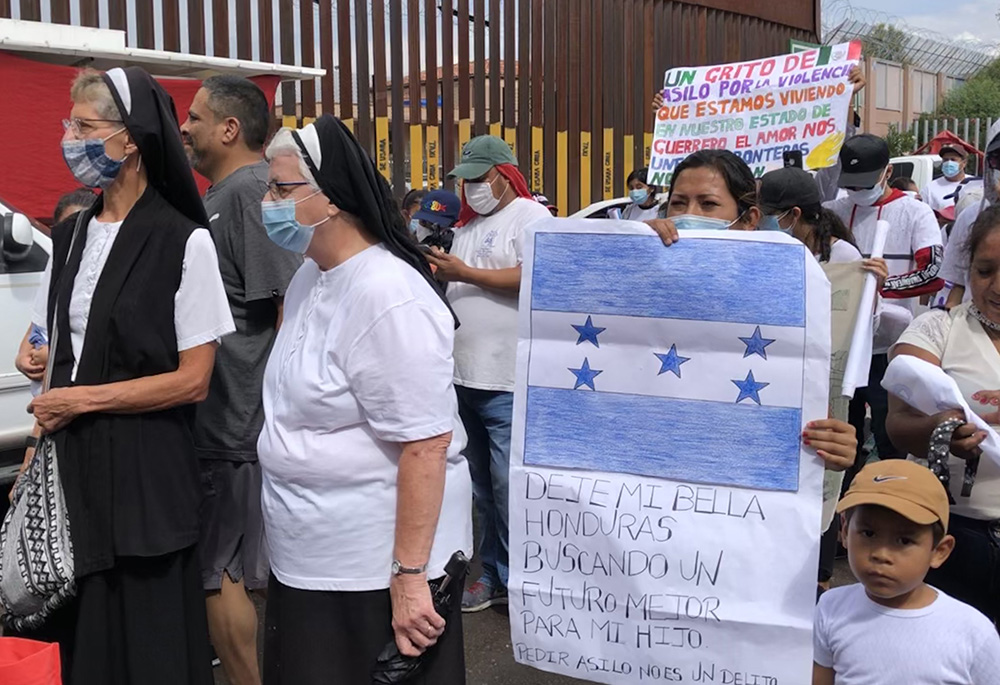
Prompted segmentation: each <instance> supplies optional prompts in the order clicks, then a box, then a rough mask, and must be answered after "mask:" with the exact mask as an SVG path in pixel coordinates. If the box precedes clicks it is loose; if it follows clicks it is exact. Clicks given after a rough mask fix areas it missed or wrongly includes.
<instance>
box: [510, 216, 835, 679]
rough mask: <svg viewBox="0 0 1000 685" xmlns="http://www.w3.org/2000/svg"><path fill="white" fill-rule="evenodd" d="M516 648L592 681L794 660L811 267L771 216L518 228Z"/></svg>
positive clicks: (820, 314) (815, 409)
mask: <svg viewBox="0 0 1000 685" xmlns="http://www.w3.org/2000/svg"><path fill="white" fill-rule="evenodd" d="M518 335H519V340H518V361H517V386H516V391H515V402H514V429H513V436H512V443H511V481H510V582H509V590H510V621H511V632H512V644H513V649H514V653H515V657H516V658H517V660H518V661H519V662H521V663H523V664H527V665H530V666H533V667H536V668H539V669H543V670H547V671H553V672H557V673H562V674H565V675H568V676H572V677H575V678H580V679H583V680H590V681H594V682H599V683H614V684H618V683H630V684H631V683H644V682H649V683H728V684H729V685H798V684H801V683H808V682H811V679H812V661H813V659H812V650H813V648H812V620H813V606H814V603H815V598H816V572H817V567H818V556H819V536H820V512H821V497H822V488H823V463H822V460H821V459H819V457H817V456H816V455H815V453H814V452H813V451H812V450H811V449H809V448H808V447H806V446H804V445H803V444H802V440H801V433H802V430H803V429H804V427H805V425H806V423H808V422H809V421H810V420H815V419H822V418H826V416H827V411H828V407H827V399H828V385H829V369H830V285H829V282H828V281H827V279H826V277H825V276H824V274H823V272H822V270H821V268H820V266H819V264H818V263H817V262H816V260H815V259H814V258H813V256H812V255H811V254H809V252H808V250H807V249H806V248H805V246H803V245H802V244H801V243H800V242H798V241H796V240H794V239H792V238H790V237H788V236H785V235H783V234H781V233H777V232H767V233H764V232H742V231H687V232H683V233H682V234H681V239H680V240H679V241H678V242H677V243H675V244H674V245H671V246H669V247H665V246H664V245H663V243H662V242H661V241H660V239H659V238H658V237H657V236H655V235H654V234H653V232H652V231H651V230H650V229H649V228H648V227H647V226H645V225H644V224H639V223H633V222H627V221H588V220H572V219H553V220H546V221H542V222H539V223H537V224H535V225H534V226H533V227H532V228H531V229H529V230H528V231H527V232H526V234H525V245H524V263H523V272H522V281H521V294H520V311H519V334H518Z"/></svg>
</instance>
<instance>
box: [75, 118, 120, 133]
mask: <svg viewBox="0 0 1000 685" xmlns="http://www.w3.org/2000/svg"><path fill="white" fill-rule="evenodd" d="M124 123H125V122H124V121H122V120H121V119H84V118H82V117H73V118H72V119H63V120H62V125H63V130H64V131H70V130H72V131H73V135H75V136H78V137H79V136H85V135H87V134H88V133H90V132H91V131H93V130H95V129H97V128H99V127H98V126H95V125H94V124H124Z"/></svg>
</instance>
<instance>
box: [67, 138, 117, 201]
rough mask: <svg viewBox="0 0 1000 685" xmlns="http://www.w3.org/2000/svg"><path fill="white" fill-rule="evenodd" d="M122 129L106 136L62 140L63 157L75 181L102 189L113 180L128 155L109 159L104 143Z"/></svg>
mask: <svg viewBox="0 0 1000 685" xmlns="http://www.w3.org/2000/svg"><path fill="white" fill-rule="evenodd" d="M124 130H125V129H124V128H120V129H118V130H117V131H115V132H114V133H112V134H111V135H110V136H108V137H107V138H84V139H83V140H76V139H71V140H64V141H62V153H63V159H64V160H66V166H68V167H69V170H70V171H71V172H73V176H74V177H75V178H76V180H77V181H79V182H80V183H81V184H82V185H85V186H87V187H88V188H104V189H106V188H108V187H109V186H110V185H111V184H112V183H114V182H115V179H116V178H118V174H119V173H120V172H121V170H122V164H124V163H125V160H126V159H128V155H125V157H123V158H121V159H111V158H110V157H108V155H107V154H106V153H105V151H104V143H105V141H107V140H109V139H110V138H112V137H114V136H117V135H118V134H119V133H121V132H122V131H124Z"/></svg>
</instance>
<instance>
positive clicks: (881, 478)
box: [872, 476, 908, 483]
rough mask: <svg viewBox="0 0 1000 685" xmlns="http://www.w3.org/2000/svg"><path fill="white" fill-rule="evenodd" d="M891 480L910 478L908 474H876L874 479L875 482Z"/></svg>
mask: <svg viewBox="0 0 1000 685" xmlns="http://www.w3.org/2000/svg"><path fill="white" fill-rule="evenodd" d="M890 480H908V479H907V477H906V476H875V477H874V478H872V481H874V482H875V483H886V482H888V481H890Z"/></svg>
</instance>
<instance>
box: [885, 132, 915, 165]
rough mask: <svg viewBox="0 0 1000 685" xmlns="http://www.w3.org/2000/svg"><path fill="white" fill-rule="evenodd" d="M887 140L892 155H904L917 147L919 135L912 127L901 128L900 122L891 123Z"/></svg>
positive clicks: (886, 136)
mask: <svg viewBox="0 0 1000 685" xmlns="http://www.w3.org/2000/svg"><path fill="white" fill-rule="evenodd" d="M885 142H886V143H888V145H889V156H890V157H904V156H906V155H909V154H912V153H913V151H914V150H916V149H917V136H916V135H915V134H914V133H913V131H911V130H910V129H903V130H902V131H901V130H899V125H898V124H889V132H888V133H887V134H885Z"/></svg>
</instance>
